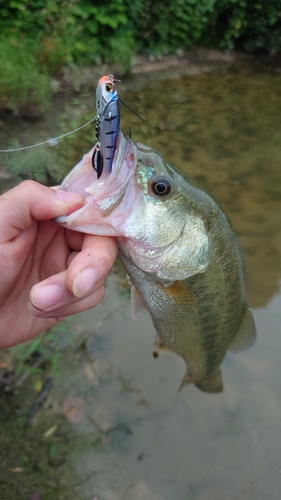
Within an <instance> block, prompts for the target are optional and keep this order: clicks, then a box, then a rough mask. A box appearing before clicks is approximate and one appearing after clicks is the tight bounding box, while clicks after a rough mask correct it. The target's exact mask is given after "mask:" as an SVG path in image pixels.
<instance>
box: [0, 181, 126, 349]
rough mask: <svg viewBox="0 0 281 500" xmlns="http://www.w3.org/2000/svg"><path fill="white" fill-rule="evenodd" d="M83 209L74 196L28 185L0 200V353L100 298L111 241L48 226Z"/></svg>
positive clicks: (112, 256) (110, 256)
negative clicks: (57, 219) (0, 350)
mask: <svg viewBox="0 0 281 500" xmlns="http://www.w3.org/2000/svg"><path fill="white" fill-rule="evenodd" d="M83 205H84V199H83V198H82V197H81V196H80V195H78V194H74V193H68V192H65V191H55V190H53V189H50V188H47V187H45V186H42V185H40V184H38V183H36V182H33V181H25V182H22V183H21V184H19V185H18V186H17V187H15V188H13V189H11V190H10V191H7V192H6V193H4V194H3V195H2V196H0V348H2V349H3V348H6V347H9V346H12V345H14V344H18V343H20V342H24V341H26V340H28V339H30V338H32V337H35V336H36V335H37V334H39V333H41V332H43V331H45V330H47V329H48V328H51V327H52V326H54V325H55V324H57V323H58V322H59V321H60V320H61V319H62V317H63V316H68V315H71V314H74V313H78V312H81V311H84V310H86V309H90V308H91V307H95V306H96V305H97V304H98V302H100V300H101V299H102V298H103V296H104V291H105V287H104V284H105V280H106V277H107V275H108V273H109V272H110V269H111V267H112V264H113V262H114V259H115V257H116V254H117V245H116V242H115V240H114V239H113V238H109V237H100V236H92V235H85V234H83V233H78V232H75V231H70V230H67V229H64V228H62V227H60V226H59V225H57V224H56V223H55V222H53V221H52V219H54V218H55V217H58V216H60V215H68V214H70V213H72V212H74V211H75V210H77V209H78V208H80V207H82V206H83Z"/></svg>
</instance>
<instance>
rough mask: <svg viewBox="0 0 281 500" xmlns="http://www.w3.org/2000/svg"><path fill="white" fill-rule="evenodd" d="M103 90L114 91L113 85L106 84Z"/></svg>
mask: <svg viewBox="0 0 281 500" xmlns="http://www.w3.org/2000/svg"><path fill="white" fill-rule="evenodd" d="M105 90H106V92H113V90H114V85H113V83H107V84H106V85H105Z"/></svg>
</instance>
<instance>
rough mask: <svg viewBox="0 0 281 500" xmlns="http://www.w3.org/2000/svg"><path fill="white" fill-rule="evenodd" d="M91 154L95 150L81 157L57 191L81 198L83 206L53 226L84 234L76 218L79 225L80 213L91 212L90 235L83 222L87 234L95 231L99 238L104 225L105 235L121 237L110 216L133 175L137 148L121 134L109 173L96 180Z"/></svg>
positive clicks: (120, 200) (120, 201)
mask: <svg viewBox="0 0 281 500" xmlns="http://www.w3.org/2000/svg"><path fill="white" fill-rule="evenodd" d="M94 150H95V147H94V148H93V149H92V150H91V151H89V153H87V154H86V155H84V157H83V159H82V160H81V162H80V163H78V165H76V167H74V168H73V169H72V170H71V172H70V173H69V174H68V176H67V177H66V178H65V179H64V180H63V182H62V184H61V185H60V187H59V189H61V190H63V191H74V192H78V193H79V194H81V195H82V196H84V198H85V205H84V206H83V207H82V208H81V209H78V210H76V211H75V212H73V213H71V214H70V215H67V216H60V217H57V218H56V219H55V222H57V223H59V224H61V225H64V226H65V227H69V228H71V226H73V229H74V230H77V231H81V232H83V227H82V224H83V223H82V222H81V226H80V228H78V227H77V228H75V225H76V217H78V218H80V221H82V218H83V214H85V212H83V210H90V211H91V218H92V222H93V231H89V229H90V228H89V224H88V223H87V222H86V221H85V223H84V227H85V229H86V228H87V230H86V232H91V234H96V233H95V232H94V231H95V229H94V227H95V228H97V231H98V234H102V230H101V229H100V227H101V225H102V224H104V226H105V227H106V228H107V229H108V231H109V229H111V230H110V235H111V236H121V233H120V231H118V230H116V228H114V225H113V224H112V223H111V222H112V220H111V213H112V212H113V213H114V210H115V209H116V208H117V207H118V206H119V205H120V204H121V203H122V200H123V198H124V196H125V192H126V189H127V186H128V184H129V183H130V181H131V178H132V176H133V174H134V172H135V168H136V158H137V155H136V146H135V145H134V143H133V142H132V141H131V140H130V139H129V138H127V137H126V136H125V135H124V134H123V133H122V132H121V131H120V132H119V134H118V143H117V148H116V152H115V157H114V161H113V166H112V171H111V172H108V173H105V175H102V176H101V177H100V178H99V179H97V176H96V174H95V171H94V169H93V168H92V162H91V158H92V155H93V152H94ZM130 158H131V159H130ZM112 228H113V229H112ZM106 231H107V230H106ZM106 234H108V232H106Z"/></svg>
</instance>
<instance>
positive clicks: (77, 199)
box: [56, 189, 85, 205]
mask: <svg viewBox="0 0 281 500" xmlns="http://www.w3.org/2000/svg"><path fill="white" fill-rule="evenodd" d="M56 195H57V197H58V198H59V199H60V201H62V202H63V203H67V204H70V205H72V204H74V203H83V202H85V200H84V198H83V196H81V195H80V194H77V193H72V192H70V191H62V190H61V189H58V190H57V191H56Z"/></svg>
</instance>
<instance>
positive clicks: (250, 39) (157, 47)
mask: <svg viewBox="0 0 281 500" xmlns="http://www.w3.org/2000/svg"><path fill="white" fill-rule="evenodd" d="M0 11H1V17H0V63H1V74H0V108H2V109H3V108H8V109H11V110H13V111H14V112H16V113H17V112H21V113H23V112H24V110H25V109H27V108H31V109H32V110H33V114H35V115H36V114H38V113H40V112H41V111H42V110H43V109H44V108H45V107H46V105H47V102H48V89H49V80H50V77H51V76H52V75H53V74H54V73H56V72H57V71H58V70H59V69H60V68H61V67H62V66H63V65H64V64H78V65H93V64H94V65H96V64H100V63H101V62H103V61H107V62H108V61H113V62H115V63H118V64H119V66H120V68H122V70H123V71H128V70H129V69H130V64H131V59H132V56H133V55H134V54H135V53H136V52H142V53H146V54H156V55H162V54H166V53H173V52H177V51H178V50H184V49H186V48H188V47H191V46H195V45H201V46H202V45H204V46H206V45H207V46H212V47H220V48H224V49H233V48H240V49H244V50H248V51H254V50H256V49H263V50H266V51H269V52H271V53H275V52H277V51H279V50H280V49H281V2H280V0H270V1H268V2H265V1H261V0H173V1H172V0H134V2H132V1H131V0H96V1H92V0H56V1H55V0H29V1H27V0H8V1H7V0H0ZM120 71H121V69H120ZM35 93H36V95H35ZM31 114H32V113H31Z"/></svg>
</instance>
